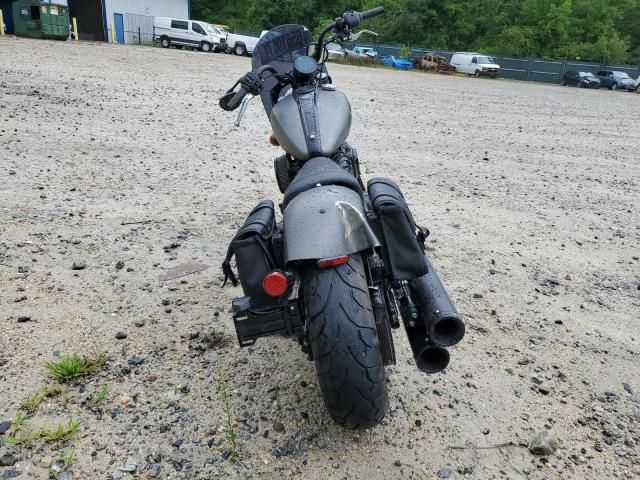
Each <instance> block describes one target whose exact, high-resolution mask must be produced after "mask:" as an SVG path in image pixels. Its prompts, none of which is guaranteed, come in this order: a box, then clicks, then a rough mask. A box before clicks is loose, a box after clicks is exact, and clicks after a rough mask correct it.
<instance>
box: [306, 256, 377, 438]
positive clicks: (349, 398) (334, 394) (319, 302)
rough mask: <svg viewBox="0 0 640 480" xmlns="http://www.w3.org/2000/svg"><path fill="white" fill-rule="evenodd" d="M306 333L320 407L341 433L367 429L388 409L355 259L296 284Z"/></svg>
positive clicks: (365, 294)
mask: <svg viewBox="0 0 640 480" xmlns="http://www.w3.org/2000/svg"><path fill="white" fill-rule="evenodd" d="M302 289H303V294H304V303H305V306H306V310H307V328H308V333H309V340H310V344H311V350H312V352H313V357H314V359H315V364H316V371H317V373H318V380H319V384H320V389H321V391H322V396H323V397H324V403H325V405H326V407H327V410H328V411H329V414H330V415H331V417H332V418H333V420H334V421H335V422H336V423H337V424H339V425H341V426H342V427H344V428H348V429H363V428H370V427H373V426H375V425H377V424H378V423H380V421H381V420H382V419H383V418H384V416H385V413H386V411H387V408H388V405H389V399H388V396H387V385H386V381H385V373H384V365H383V361H382V352H381V351H380V343H379V340H378V333H377V330H376V322H375V318H374V315H373V311H372V309H371V297H370V296H369V291H368V285H367V278H366V276H365V269H364V265H363V263H362V256H361V255H360V254H355V255H352V256H351V257H350V258H349V262H348V263H346V264H344V265H339V266H337V267H334V268H328V269H317V268H315V267H314V268H311V269H309V270H308V271H306V272H305V274H304V275H303V279H302Z"/></svg>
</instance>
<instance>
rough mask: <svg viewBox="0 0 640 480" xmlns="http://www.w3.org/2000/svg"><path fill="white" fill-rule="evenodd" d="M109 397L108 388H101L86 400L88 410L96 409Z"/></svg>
mask: <svg viewBox="0 0 640 480" xmlns="http://www.w3.org/2000/svg"><path fill="white" fill-rule="evenodd" d="M108 396H109V387H104V388H102V389H101V390H100V391H99V392H96V393H94V394H93V395H92V396H91V397H89V399H88V400H87V404H88V405H89V408H98V407H99V406H100V404H101V403H102V402H104V400H105V399H106V398H107V397H108Z"/></svg>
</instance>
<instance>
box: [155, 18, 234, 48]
mask: <svg viewBox="0 0 640 480" xmlns="http://www.w3.org/2000/svg"><path fill="white" fill-rule="evenodd" d="M209 27H211V25H209V24H208V23H206V22H200V21H197V20H186V19H180V18H167V17H154V19H153V41H154V42H160V45H162V47H164V48H169V47H170V46H172V45H173V46H176V47H178V48H182V47H189V48H197V49H199V50H202V51H203V52H210V51H212V50H215V51H217V50H221V49H224V48H225V41H226V40H225V36H224V35H223V34H222V33H221V32H219V31H214V30H211V29H210V28H209Z"/></svg>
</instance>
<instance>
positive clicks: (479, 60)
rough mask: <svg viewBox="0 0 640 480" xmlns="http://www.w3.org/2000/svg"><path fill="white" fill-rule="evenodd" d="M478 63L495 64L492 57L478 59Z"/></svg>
mask: <svg viewBox="0 0 640 480" xmlns="http://www.w3.org/2000/svg"><path fill="white" fill-rule="evenodd" d="M478 63H483V64H485V65H486V64H489V63H493V58H491V57H478Z"/></svg>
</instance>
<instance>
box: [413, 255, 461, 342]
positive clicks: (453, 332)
mask: <svg viewBox="0 0 640 480" xmlns="http://www.w3.org/2000/svg"><path fill="white" fill-rule="evenodd" d="M425 258H426V257H425ZM427 265H428V267H429V272H428V273H427V274H426V275H423V276H422V277H419V278H416V279H414V280H410V281H409V285H410V288H411V292H412V294H413V298H414V299H415V301H416V303H417V304H418V307H419V309H420V316H421V317H422V322H423V323H424V328H425V330H426V334H427V336H428V337H429V339H430V340H431V342H432V343H434V344H435V345H437V346H440V347H450V346H452V345H455V344H456V343H458V342H459V341H460V340H462V337H464V333H465V327H464V323H463V322H462V320H461V319H460V316H459V315H458V312H457V310H456V307H455V306H454V305H453V302H452V301H451V298H449V294H448V293H447V290H446V289H445V287H444V285H443V284H442V280H440V277H439V276H438V273H437V272H436V270H435V268H433V264H432V263H431V262H430V261H429V259H428V258H427Z"/></svg>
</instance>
